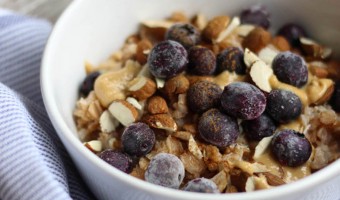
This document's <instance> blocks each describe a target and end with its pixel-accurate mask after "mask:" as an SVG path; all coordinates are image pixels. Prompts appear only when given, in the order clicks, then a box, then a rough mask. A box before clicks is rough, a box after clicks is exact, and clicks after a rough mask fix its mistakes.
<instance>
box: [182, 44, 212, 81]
mask: <svg viewBox="0 0 340 200" xmlns="http://www.w3.org/2000/svg"><path fill="white" fill-rule="evenodd" d="M188 54H189V63H188V72H189V73H191V74H195V75H200V76H202V75H212V74H213V73H214V72H215V69H216V57H215V54H214V53H213V52H212V51H211V50H210V49H208V48H206V47H202V46H194V47H191V48H190V49H189V52H188Z"/></svg>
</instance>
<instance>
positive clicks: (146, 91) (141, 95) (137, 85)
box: [128, 76, 156, 100]
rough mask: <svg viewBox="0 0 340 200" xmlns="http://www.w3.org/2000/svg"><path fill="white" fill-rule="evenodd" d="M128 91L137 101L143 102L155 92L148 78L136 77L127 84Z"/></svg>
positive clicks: (151, 81)
mask: <svg viewBox="0 0 340 200" xmlns="http://www.w3.org/2000/svg"><path fill="white" fill-rule="evenodd" d="M128 90H129V91H130V92H131V94H132V96H134V97H135V98H137V99H138V100H145V99H147V98H149V97H151V96H152V95H153V94H154V93H155V92H156V84H155V82H153V80H151V79H149V78H146V77H144V76H137V77H136V78H134V79H133V80H132V81H130V82H129V84H128Z"/></svg>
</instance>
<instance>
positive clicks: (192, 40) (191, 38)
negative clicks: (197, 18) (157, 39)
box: [165, 23, 201, 49]
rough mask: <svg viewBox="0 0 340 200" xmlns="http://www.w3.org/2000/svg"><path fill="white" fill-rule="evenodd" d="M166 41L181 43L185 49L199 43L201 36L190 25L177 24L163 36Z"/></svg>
mask: <svg viewBox="0 0 340 200" xmlns="http://www.w3.org/2000/svg"><path fill="white" fill-rule="evenodd" d="M165 38H166V39H167V40H174V41H176V42H179V43H181V44H182V45H183V46H184V47H185V48H186V49H189V48H190V47H192V46H194V45H196V44H198V43H199V42H200V38H201V34H200V32H199V31H198V30H197V28H196V27H195V26H193V25H191V24H184V23H177V24H174V25H172V26H171V27H170V28H169V29H168V31H167V32H166V34H165Z"/></svg>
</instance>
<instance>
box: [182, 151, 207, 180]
mask: <svg viewBox="0 0 340 200" xmlns="http://www.w3.org/2000/svg"><path fill="white" fill-rule="evenodd" d="M180 159H181V161H182V162H183V165H184V168H185V170H186V171H188V172H189V173H190V174H192V175H194V177H195V178H198V177H200V175H201V174H202V173H203V172H204V170H205V169H206V166H205V164H204V162H203V161H202V160H199V159H197V158H196V157H195V156H194V155H193V154H191V153H189V152H185V153H183V154H182V155H180Z"/></svg>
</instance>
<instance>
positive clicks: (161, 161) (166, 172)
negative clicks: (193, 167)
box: [145, 153, 185, 189]
mask: <svg viewBox="0 0 340 200" xmlns="http://www.w3.org/2000/svg"><path fill="white" fill-rule="evenodd" d="M184 173H185V171H184V166H183V163H182V161H181V160H180V159H179V158H178V157H176V156H175V155H172V154H168V153H159V154H157V155H156V156H155V157H153V158H152V159H151V161H150V164H149V166H148V168H147V170H146V172H145V180H146V181H147V182H150V183H153V184H156V185H161V186H164V187H169V188H174V189H178V188H179V186H180V185H181V183H182V181H183V178H184V175H185V174H184Z"/></svg>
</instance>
